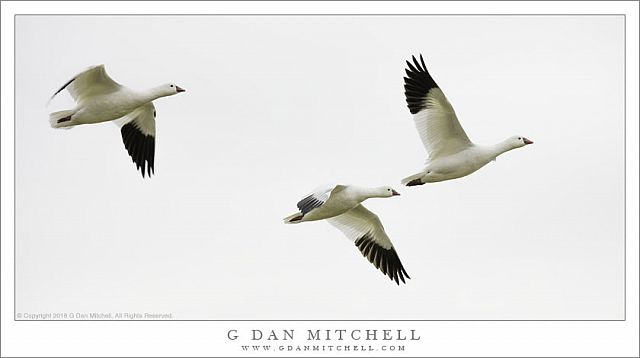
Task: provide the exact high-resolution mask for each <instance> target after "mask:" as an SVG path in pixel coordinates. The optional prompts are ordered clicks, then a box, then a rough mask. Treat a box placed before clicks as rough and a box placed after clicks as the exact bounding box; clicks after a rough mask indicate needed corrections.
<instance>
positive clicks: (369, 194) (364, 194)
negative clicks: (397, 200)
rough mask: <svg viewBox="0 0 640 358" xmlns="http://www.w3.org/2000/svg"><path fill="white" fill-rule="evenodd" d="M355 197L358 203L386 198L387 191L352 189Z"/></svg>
mask: <svg viewBox="0 0 640 358" xmlns="http://www.w3.org/2000/svg"><path fill="white" fill-rule="evenodd" d="M354 189H355V193H356V196H358V198H359V199H361V200H360V201H364V200H366V199H369V198H386V197H387V196H389V195H388V194H387V189H386V188H383V187H380V188H354Z"/></svg>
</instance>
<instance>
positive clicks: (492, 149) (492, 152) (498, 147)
mask: <svg viewBox="0 0 640 358" xmlns="http://www.w3.org/2000/svg"><path fill="white" fill-rule="evenodd" d="M516 148H517V147H515V146H514V145H513V142H512V141H511V140H509V139H505V140H503V141H502V142H499V143H496V144H494V145H492V146H489V147H488V149H489V150H488V152H489V156H490V157H491V159H492V160H493V159H495V158H496V157H497V156H499V155H500V154H503V153H506V152H508V151H510V150H512V149H516Z"/></svg>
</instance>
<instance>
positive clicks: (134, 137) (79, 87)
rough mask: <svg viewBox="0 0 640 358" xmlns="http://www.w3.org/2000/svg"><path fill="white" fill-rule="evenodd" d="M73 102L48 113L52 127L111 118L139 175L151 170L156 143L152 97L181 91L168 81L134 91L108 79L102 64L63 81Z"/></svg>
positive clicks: (98, 121)
mask: <svg viewBox="0 0 640 358" xmlns="http://www.w3.org/2000/svg"><path fill="white" fill-rule="evenodd" d="M65 88H66V89H67V90H68V91H69V93H70V94H71V97H73V99H74V101H75V102H76V107H75V108H74V109H71V110H65V111H59V112H54V113H51V114H49V123H50V124H51V127H53V128H65V129H69V128H72V127H74V126H77V125H81V124H93V123H101V122H108V121H115V122H116V124H118V125H119V126H120V127H121V128H120V132H121V134H122V141H123V142H124V146H125V148H126V149H127V151H128V152H129V155H130V156H131V159H132V161H133V162H134V163H135V164H136V169H138V170H140V172H141V173H142V177H144V176H145V171H146V173H147V175H148V176H151V174H152V173H153V172H154V162H155V144H156V140H155V137H156V120H155V118H156V110H155V107H154V106H153V102H152V101H153V100H155V99H158V98H160V97H166V96H172V95H174V94H177V93H180V92H184V91H185V90H184V89H182V88H180V87H179V86H177V85H174V84H172V83H168V84H165V85H161V86H158V87H154V88H151V89H148V90H146V91H134V90H132V89H129V88H127V87H125V86H122V85H120V84H119V83H117V82H116V81H114V80H112V79H111V77H109V75H107V72H106V71H105V69H104V65H98V66H93V67H90V68H88V69H87V70H85V71H83V72H81V73H79V74H77V75H76V76H74V77H73V78H72V79H71V80H69V81H68V82H67V83H65V84H64V86H62V87H61V88H60V89H59V90H58V91H56V93H54V94H53V96H51V99H53V97H55V96H56V95H57V94H58V93H60V92H61V91H62V90H64V89H65Z"/></svg>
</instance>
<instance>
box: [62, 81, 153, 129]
mask: <svg viewBox="0 0 640 358" xmlns="http://www.w3.org/2000/svg"><path fill="white" fill-rule="evenodd" d="M150 97H151V95H150V94H145V93H142V92H138V91H134V90H131V89H129V88H126V87H124V86H122V87H121V88H120V89H119V90H118V91H116V92H112V93H107V94H103V95H96V96H91V97H89V98H86V99H85V100H83V101H82V102H79V103H78V104H77V106H76V108H75V109H74V110H73V112H74V113H73V115H72V121H71V123H70V124H69V125H80V124H92V123H101V122H108V121H113V120H116V119H118V118H121V117H123V116H125V115H126V114H128V113H131V112H132V111H133V110H134V109H136V108H138V107H140V106H142V105H143V104H145V103H149V102H151V100H150Z"/></svg>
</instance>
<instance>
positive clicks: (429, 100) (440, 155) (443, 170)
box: [402, 56, 533, 186]
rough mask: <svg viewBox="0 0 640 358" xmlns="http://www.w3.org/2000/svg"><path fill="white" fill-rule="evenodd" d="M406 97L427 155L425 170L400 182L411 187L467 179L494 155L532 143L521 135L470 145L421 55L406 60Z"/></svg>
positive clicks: (494, 157)
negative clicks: (417, 58) (493, 142)
mask: <svg viewBox="0 0 640 358" xmlns="http://www.w3.org/2000/svg"><path fill="white" fill-rule="evenodd" d="M407 66H408V67H409V68H408V69H407V70H406V73H407V76H408V77H405V78H404V80H405V96H406V99H407V105H408V107H409V110H410V111H411V113H412V114H413V119H414V123H415V125H416V130H417V131H418V134H419V135H420V139H421V140H422V144H423V145H424V147H425V149H426V150H427V153H428V159H427V164H426V166H425V168H424V169H423V170H422V171H421V172H419V173H417V174H414V175H411V176H409V177H406V178H404V179H402V184H405V185H408V186H413V185H422V184H425V183H433V182H439V181H444V180H451V179H456V178H461V177H464V176H467V175H469V174H471V173H473V172H475V171H476V170H478V169H480V168H482V167H483V166H485V165H486V164H487V163H489V162H490V161H492V160H495V159H496V157H497V156H499V155H500V154H502V153H505V152H507V151H510V150H512V149H515V148H520V147H522V146H524V145H527V144H531V143H533V142H532V141H530V140H528V139H527V138H525V137H522V136H513V137H511V138H507V139H506V140H504V141H502V142H500V143H497V144H495V145H492V146H479V145H476V144H474V143H473V142H471V140H470V139H469V137H468V136H467V134H466V133H465V131H464V129H463V128H462V126H461V125H460V122H459V121H458V117H457V116H456V113H455V111H454V110H453V107H452V106H451V103H449V101H448V100H447V97H446V96H445V95H444V93H443V92H442V90H441V89H440V88H439V87H438V85H437V84H436V83H435V81H434V80H433V78H432V77H431V75H430V74H429V72H428V71H427V67H426V65H425V64H424V60H423V59H422V56H420V62H418V61H417V60H416V58H415V57H413V65H412V64H411V63H410V62H409V61H407Z"/></svg>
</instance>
